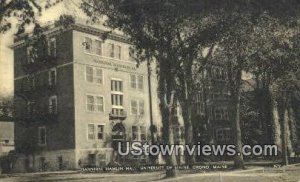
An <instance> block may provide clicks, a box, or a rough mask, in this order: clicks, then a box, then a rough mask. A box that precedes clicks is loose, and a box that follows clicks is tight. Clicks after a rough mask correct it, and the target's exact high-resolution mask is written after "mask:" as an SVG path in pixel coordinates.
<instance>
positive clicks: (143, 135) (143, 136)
mask: <svg viewBox="0 0 300 182" xmlns="http://www.w3.org/2000/svg"><path fill="white" fill-rule="evenodd" d="M140 138H141V140H142V141H144V140H147V134H146V127H145V126H141V127H140Z"/></svg>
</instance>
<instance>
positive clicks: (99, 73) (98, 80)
mask: <svg viewBox="0 0 300 182" xmlns="http://www.w3.org/2000/svg"><path fill="white" fill-rule="evenodd" d="M102 75H103V73H102V69H99V68H96V75H95V81H96V83H97V84H102V80H103V76H102Z"/></svg>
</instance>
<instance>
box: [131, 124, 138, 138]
mask: <svg viewBox="0 0 300 182" xmlns="http://www.w3.org/2000/svg"><path fill="white" fill-rule="evenodd" d="M131 133H132V140H138V136H139V132H138V127H137V126H132V132H131Z"/></svg>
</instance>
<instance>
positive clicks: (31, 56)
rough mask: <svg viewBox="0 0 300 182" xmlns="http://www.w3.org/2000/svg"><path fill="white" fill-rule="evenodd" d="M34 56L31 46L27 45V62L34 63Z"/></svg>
mask: <svg viewBox="0 0 300 182" xmlns="http://www.w3.org/2000/svg"><path fill="white" fill-rule="evenodd" d="M35 56H36V55H35V53H34V49H33V47H32V46H29V47H27V63H34V59H35Z"/></svg>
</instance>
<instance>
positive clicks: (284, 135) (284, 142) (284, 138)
mask: <svg viewBox="0 0 300 182" xmlns="http://www.w3.org/2000/svg"><path fill="white" fill-rule="evenodd" d="M287 122H288V111H287V109H286V108H285V107H282V109H281V111H280V123H281V128H282V130H281V141H282V142H281V143H282V146H281V148H282V164H283V165H288V164H289V161H288V147H287Z"/></svg>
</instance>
